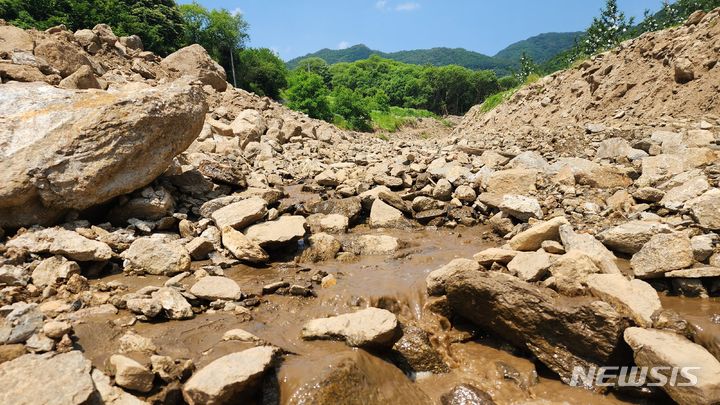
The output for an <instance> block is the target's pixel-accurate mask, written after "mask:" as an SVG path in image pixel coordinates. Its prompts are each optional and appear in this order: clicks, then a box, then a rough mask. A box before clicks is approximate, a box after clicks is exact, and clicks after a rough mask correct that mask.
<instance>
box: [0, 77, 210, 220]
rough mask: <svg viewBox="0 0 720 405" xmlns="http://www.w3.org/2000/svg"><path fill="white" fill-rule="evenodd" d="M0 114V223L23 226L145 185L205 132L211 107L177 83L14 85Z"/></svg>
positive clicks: (1, 100)
mask: <svg viewBox="0 0 720 405" xmlns="http://www.w3.org/2000/svg"><path fill="white" fill-rule="evenodd" d="M0 111H1V112H0V119H2V120H3V121H4V124H3V125H2V126H0V226H6V227H20V226H28V225H34V224H48V223H52V222H55V221H57V220H58V219H60V218H61V217H62V215H63V214H65V213H66V212H67V211H68V210H83V209H86V208H90V207H92V206H95V205H97V204H100V203H104V202H106V201H108V200H110V199H112V198H114V197H117V196H119V195H123V194H127V193H130V192H132V191H134V190H137V189H138V188H140V187H143V186H145V185H147V184H148V183H150V182H151V181H152V180H154V179H155V178H156V177H158V176H159V175H160V174H162V173H163V172H164V171H165V170H166V169H167V167H168V166H169V164H170V162H171V161H172V159H173V158H174V157H175V156H176V155H177V154H179V153H180V152H182V151H184V150H185V149H186V148H187V147H188V146H189V145H190V144H191V143H192V141H193V140H194V139H195V137H196V136H197V135H198V134H199V133H200V130H201V129H202V125H203V121H204V119H205V112H206V111H207V104H206V103H205V101H204V96H203V93H202V92H201V91H200V89H198V88H195V87H191V86H189V85H187V84H182V83H179V82H175V83H171V84H165V85H159V86H157V87H152V88H147V89H142V90H137V89H135V90H132V91H130V90H127V91H125V90H119V91H117V92H113V93H105V92H79V91H71V90H64V89H58V88H55V87H51V86H48V85H45V84H40V83H10V84H6V85H3V97H2V98H0ZM49 122H50V123H52V125H48V123H49ZM138 167H142V168H143V170H137V168H138Z"/></svg>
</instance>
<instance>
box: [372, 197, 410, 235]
mask: <svg viewBox="0 0 720 405" xmlns="http://www.w3.org/2000/svg"><path fill="white" fill-rule="evenodd" d="M405 224H406V223H405V216H404V215H403V213H402V212H401V211H400V210H398V209H396V208H393V207H391V206H389V205H388V204H386V203H385V202H383V201H382V200H381V199H379V198H378V199H376V200H375V202H373V205H372V208H371V209H370V226H371V227H373V228H393V227H399V226H403V225H405Z"/></svg>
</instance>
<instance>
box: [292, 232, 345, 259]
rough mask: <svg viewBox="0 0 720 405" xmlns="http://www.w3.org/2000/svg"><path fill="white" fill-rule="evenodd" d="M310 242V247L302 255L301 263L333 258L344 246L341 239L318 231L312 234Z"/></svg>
mask: <svg viewBox="0 0 720 405" xmlns="http://www.w3.org/2000/svg"><path fill="white" fill-rule="evenodd" d="M308 243H309V246H308V248H307V249H305V250H304V251H303V252H302V255H301V256H300V262H301V263H319V262H324V261H327V260H332V259H334V258H335V256H336V255H337V254H338V252H340V249H341V248H342V244H341V243H340V241H338V240H337V239H335V238H334V237H333V236H332V235H328V234H326V233H316V234H315V235H312V236H310V237H309V238H308Z"/></svg>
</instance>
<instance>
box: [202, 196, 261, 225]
mask: <svg viewBox="0 0 720 405" xmlns="http://www.w3.org/2000/svg"><path fill="white" fill-rule="evenodd" d="M265 214H267V202H266V201H265V200H263V199H262V198H258V197H253V198H248V199H246V200H242V201H238V202H236V203H232V204H229V205H227V206H225V207H222V208H220V209H218V210H216V211H215V212H213V213H212V219H213V221H215V224H216V225H217V227H218V228H220V229H223V228H225V227H226V226H229V227H232V228H235V229H244V228H247V227H248V226H250V225H253V224H255V223H256V222H258V221H260V220H261V219H263V218H264V217H265Z"/></svg>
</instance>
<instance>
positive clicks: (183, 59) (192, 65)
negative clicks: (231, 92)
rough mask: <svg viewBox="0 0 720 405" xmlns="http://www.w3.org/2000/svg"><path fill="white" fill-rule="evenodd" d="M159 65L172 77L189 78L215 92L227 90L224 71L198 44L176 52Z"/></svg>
mask: <svg viewBox="0 0 720 405" xmlns="http://www.w3.org/2000/svg"><path fill="white" fill-rule="evenodd" d="M160 65H161V66H162V67H163V68H165V69H167V70H168V71H170V73H171V74H172V75H174V77H181V76H190V77H192V78H193V79H196V80H199V81H200V82H202V83H203V84H207V85H210V86H212V87H213V88H214V89H215V90H217V91H225V90H226V89H227V86H228V83H227V81H226V80H227V76H226V75H225V69H223V67H222V66H220V65H219V64H218V63H217V62H215V61H214V60H213V59H212V58H211V57H210V55H209V54H208V53H207V51H206V50H205V48H203V47H202V46H200V45H198V44H194V45H190V46H186V47H185V48H182V49H179V50H177V51H176V52H174V53H172V54H170V55H168V56H167V57H166V58H165V59H163V60H162V62H160Z"/></svg>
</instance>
